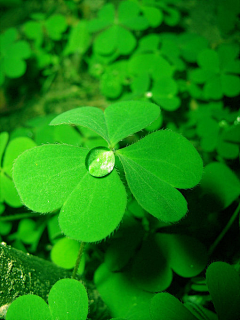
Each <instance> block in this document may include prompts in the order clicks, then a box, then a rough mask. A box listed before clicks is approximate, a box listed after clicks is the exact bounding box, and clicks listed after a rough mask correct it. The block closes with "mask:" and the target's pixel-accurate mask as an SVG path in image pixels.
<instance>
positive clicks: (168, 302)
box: [150, 292, 197, 320]
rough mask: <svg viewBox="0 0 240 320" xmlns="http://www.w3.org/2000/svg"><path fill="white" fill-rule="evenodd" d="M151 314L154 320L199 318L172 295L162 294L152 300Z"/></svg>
mask: <svg viewBox="0 0 240 320" xmlns="http://www.w3.org/2000/svg"><path fill="white" fill-rule="evenodd" d="M150 314H151V319H152V320H162V319H168V320H180V319H184V320H196V319H197V318H196V317H195V316H194V315H193V314H192V313H191V312H190V311H189V310H188V309H187V308H185V307H184V305H183V304H182V303H181V302H180V301H179V300H178V299H176V298H175V297H174V296H172V295H171V294H170V293H167V292H161V293H158V294H156V295H155V296H154V297H153V298H152V299H151V305H150Z"/></svg>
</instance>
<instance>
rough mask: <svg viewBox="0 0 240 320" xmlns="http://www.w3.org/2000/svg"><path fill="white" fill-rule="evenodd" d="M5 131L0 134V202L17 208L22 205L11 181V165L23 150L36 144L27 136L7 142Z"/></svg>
mask: <svg viewBox="0 0 240 320" xmlns="http://www.w3.org/2000/svg"><path fill="white" fill-rule="evenodd" d="M8 139H9V135H8V133H7V132H2V133H1V134H0V164H1V165H0V202H4V201H5V202H6V203H7V204H8V205H10V206H12V207H15V208H18V207H21V206H22V202H21V200H20V198H19V195H18V193H17V190H16V189H15V186H14V183H13V181H12V167H13V163H14V160H15V159H16V158H17V157H18V156H19V154H21V153H22V152H23V151H25V150H27V149H30V148H32V147H34V146H35V145H36V144H35V143H34V141H33V140H31V139H29V138H27V137H19V138H15V139H13V140H11V141H10V142H9V143H8Z"/></svg>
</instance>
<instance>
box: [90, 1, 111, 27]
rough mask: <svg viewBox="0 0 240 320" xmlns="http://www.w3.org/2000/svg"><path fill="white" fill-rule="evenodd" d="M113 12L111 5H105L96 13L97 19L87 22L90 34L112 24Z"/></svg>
mask: <svg viewBox="0 0 240 320" xmlns="http://www.w3.org/2000/svg"><path fill="white" fill-rule="evenodd" d="M114 18H115V10H114V5H113V4H112V3H107V4H105V5H104V6H102V8H101V9H100V10H99V11H98V18H97V19H92V20H90V21H88V30H89V31H90V32H97V31H100V30H102V29H104V28H106V27H108V26H110V25H111V24H113V23H114Z"/></svg>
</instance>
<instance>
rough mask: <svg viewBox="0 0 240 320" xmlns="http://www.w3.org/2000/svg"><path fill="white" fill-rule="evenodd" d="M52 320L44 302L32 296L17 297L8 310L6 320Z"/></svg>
mask: <svg viewBox="0 0 240 320" xmlns="http://www.w3.org/2000/svg"><path fill="white" fill-rule="evenodd" d="M26 319H27V320H52V316H51V314H50V311H49V308H48V305H47V304H46V302H45V301H44V300H43V299H42V298H40V297H38V296H35V295H33V294H29V295H25V296H21V297H18V298H17V299H16V300H14V301H13V302H12V303H11V304H10V307H9V308H8V311H7V315H6V320H26Z"/></svg>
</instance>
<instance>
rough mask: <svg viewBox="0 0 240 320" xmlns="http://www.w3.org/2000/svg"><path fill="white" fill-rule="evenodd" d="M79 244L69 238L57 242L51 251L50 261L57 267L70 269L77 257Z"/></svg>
mask: <svg viewBox="0 0 240 320" xmlns="http://www.w3.org/2000/svg"><path fill="white" fill-rule="evenodd" d="M79 248H80V243H79V242H78V241H76V240H73V239H69V238H62V239H60V240H58V242H57V243H55V245H54V246H53V248H52V250H51V259H52V261H53V262H54V263H55V264H56V265H57V266H59V267H61V268H64V269H72V268H73V267H74V266H75V263H76V261H77V257H78V251H79Z"/></svg>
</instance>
